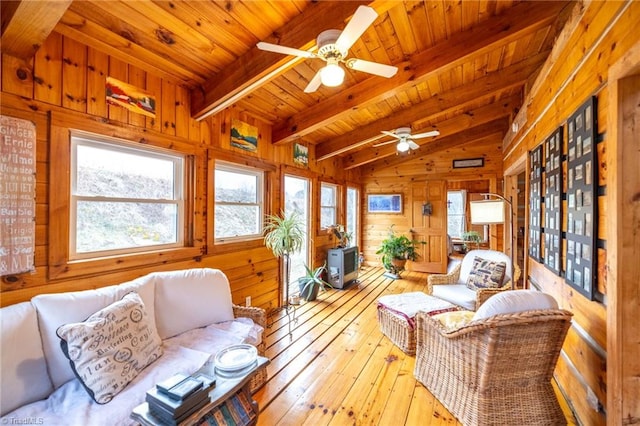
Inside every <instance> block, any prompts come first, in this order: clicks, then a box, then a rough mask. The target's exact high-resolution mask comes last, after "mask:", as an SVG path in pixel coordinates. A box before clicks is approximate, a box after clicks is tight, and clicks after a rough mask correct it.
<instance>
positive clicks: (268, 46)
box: [256, 41, 316, 58]
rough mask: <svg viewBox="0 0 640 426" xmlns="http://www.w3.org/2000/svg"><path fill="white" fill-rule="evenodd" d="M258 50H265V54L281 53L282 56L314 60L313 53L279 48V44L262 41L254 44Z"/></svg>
mask: <svg viewBox="0 0 640 426" xmlns="http://www.w3.org/2000/svg"><path fill="white" fill-rule="evenodd" d="M256 46H257V47H258V49H260V50H266V51H267V52H275V53H282V54H283V55H292V56H300V57H302V58H314V57H315V56H316V54H315V53H313V52H307V51H306V50H300V49H294V48H293V47H287V46H280V45H279V44H273V43H265V42H264V41H261V42H259V43H258V44H256Z"/></svg>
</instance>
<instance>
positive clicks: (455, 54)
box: [273, 2, 567, 144]
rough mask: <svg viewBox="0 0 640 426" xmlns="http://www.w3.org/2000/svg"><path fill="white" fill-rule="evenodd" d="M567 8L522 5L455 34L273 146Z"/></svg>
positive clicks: (291, 125) (286, 128) (317, 111)
mask: <svg viewBox="0 0 640 426" xmlns="http://www.w3.org/2000/svg"><path fill="white" fill-rule="evenodd" d="M566 5H567V3H566V2H522V3H519V4H517V5H515V6H514V7H512V8H509V9H508V10H507V11H506V12H504V13H503V14H501V15H498V16H494V17H491V18H489V19H488V20H487V21H485V22H482V23H481V24H480V25H477V26H475V27H473V28H470V29H469V30H466V31H463V32H460V33H456V34H453V35H451V37H450V38H449V39H448V40H447V41H445V42H442V43H439V44H438V45H436V46H433V47H431V48H429V49H427V50H425V51H423V52H420V53H417V54H415V55H413V56H412V57H411V58H410V62H408V63H403V64H396V65H397V66H398V68H399V71H398V73H397V74H396V75H395V76H394V77H392V78H389V79H383V78H380V77H371V78H368V79H366V80H364V81H362V82H360V83H358V84H356V85H354V86H352V87H349V88H347V89H345V90H342V91H340V92H339V93H338V94H336V95H335V96H331V97H329V98H327V99H325V100H324V101H322V102H320V103H318V104H316V105H314V106H313V107H311V108H307V109H305V110H304V111H301V112H300V113H298V114H295V115H294V116H292V117H289V118H288V119H287V120H284V121H283V122H282V123H279V124H277V125H276V126H275V127H274V130H273V143H275V144H281V143H286V142H291V141H293V140H296V139H297V138H299V137H301V136H304V135H306V134H308V133H310V132H313V131H314V130H316V129H318V128H320V127H322V126H324V125H327V124H329V123H331V122H333V121H335V120H337V119H342V118H344V117H346V116H347V115H348V114H349V113H350V111H351V110H353V109H356V108H359V107H360V106H362V105H366V104H369V103H373V102H379V101H381V100H383V99H385V98H387V97H389V96H392V95H394V94H395V93H398V92H399V91H403V90H408V89H409V88H411V87H412V86H414V85H415V84H417V83H418V82H422V81H425V80H426V79H427V78H429V77H431V76H433V75H436V74H438V73H441V72H443V71H445V70H450V69H452V68H454V67H456V66H459V65H460V64H462V63H464V62H465V61H469V60H470V59H471V58H473V57H476V56H479V55H484V54H486V53H488V52H490V51H491V50H493V49H496V48H498V47H500V46H504V45H507V44H509V43H511V42H513V41H515V40H517V39H518V38H520V37H522V36H523V35H525V34H529V33H533V32H535V31H537V30H539V29H540V28H543V27H545V26H548V25H549V24H551V23H552V22H553V21H554V20H555V19H556V17H557V15H558V13H559V11H560V10H561V9H562V8H563V7H564V6H566Z"/></svg>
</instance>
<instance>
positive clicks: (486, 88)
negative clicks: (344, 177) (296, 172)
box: [316, 51, 549, 161]
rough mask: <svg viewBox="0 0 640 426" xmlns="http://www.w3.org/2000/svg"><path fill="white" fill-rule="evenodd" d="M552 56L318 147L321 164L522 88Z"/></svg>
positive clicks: (543, 56)
mask: <svg viewBox="0 0 640 426" xmlns="http://www.w3.org/2000/svg"><path fill="white" fill-rule="evenodd" d="M548 53H549V52H548V51H545V52H542V53H539V54H537V55H535V56H531V57H529V58H527V59H526V60H524V61H520V62H519V63H517V64H514V65H511V66H509V67H507V68H503V69H502V70H500V71H496V72H492V73H490V74H487V75H486V76H484V77H482V78H480V79H478V80H476V81H473V82H471V83H468V84H465V85H463V86H459V87H456V88H454V89H452V90H450V91H448V92H444V93H441V94H438V95H434V96H433V97H431V98H429V99H427V100H426V101H424V102H420V103H419V104H415V105H413V106H411V107H409V108H407V109H404V110H401V111H398V112H396V113H393V114H391V115H389V116H387V117H384V118H381V119H379V120H376V121H373V122H371V123H369V124H366V125H364V126H361V127H358V128H357V129H355V130H353V131H351V132H348V133H345V134H343V135H340V136H338V137H335V138H330V139H329V140H327V141H323V142H320V143H318V144H317V145H316V156H317V160H318V161H322V160H326V159H328V158H331V157H333V156H336V155H340V154H344V153H346V152H348V151H350V150H352V149H357V148H360V147H362V146H364V145H366V144H368V143H370V142H371V140H372V139H373V138H375V137H376V136H380V131H381V130H389V131H390V130H393V129H396V128H398V127H403V126H409V125H412V124H413V123H414V122H415V121H417V120H421V121H422V120H430V119H435V118H436V117H437V116H439V115H442V114H446V113H447V112H449V111H450V110H453V109H460V108H464V107H465V105H466V104H468V103H470V102H474V101H475V102H477V101H482V100H483V99H487V98H490V97H493V96H497V95H500V93H501V92H503V91H505V90H510V89H513V88H516V87H519V86H522V85H524V83H525V82H526V81H527V79H528V78H529V76H530V75H531V73H533V72H534V71H535V70H536V69H538V68H539V67H540V65H542V63H543V62H544V61H545V59H546V57H547V55H548Z"/></svg>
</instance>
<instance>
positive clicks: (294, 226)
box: [264, 211, 305, 304]
mask: <svg viewBox="0 0 640 426" xmlns="http://www.w3.org/2000/svg"><path fill="white" fill-rule="evenodd" d="M266 219H267V220H266V223H265V226H264V244H265V246H266V247H267V248H268V249H269V250H271V251H272V252H273V255H274V256H276V257H282V258H283V260H284V275H285V276H284V286H285V289H286V290H285V293H286V303H287V304H288V303H289V275H290V272H291V265H290V255H291V254H292V253H296V252H298V251H300V249H302V246H303V244H304V241H305V233H304V225H303V223H302V220H301V219H300V216H299V215H298V213H297V212H295V211H294V212H291V213H288V214H286V213H284V212H282V213H281V215H280V216H277V215H267V218H266Z"/></svg>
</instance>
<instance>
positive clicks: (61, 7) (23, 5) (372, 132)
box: [2, 0, 572, 169]
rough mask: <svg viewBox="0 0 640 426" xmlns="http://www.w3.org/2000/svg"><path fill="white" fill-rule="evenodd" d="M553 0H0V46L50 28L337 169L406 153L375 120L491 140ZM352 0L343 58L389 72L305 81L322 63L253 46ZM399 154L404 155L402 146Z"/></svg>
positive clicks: (302, 28)
mask: <svg viewBox="0 0 640 426" xmlns="http://www.w3.org/2000/svg"><path fill="white" fill-rule="evenodd" d="M571 4H572V3H571V2H566V1H563V2H551V1H522V2H521V1H502V0H500V1H496V0H472V1H461V0H456V1H451V0H433V1H397V0H390V1H382V0H380V1H318V2H310V1H306V0H235V1H233V0H227V1H183V0H172V1H147V0H139V1H126V0H124V1H115V0H112V1H102V0H74V1H71V0H60V1H55V2H53V1H48V2H39V1H38V2H29V1H21V2H5V1H3V11H2V12H3V13H2V25H3V28H2V31H3V32H2V46H3V52H5V53H11V54H13V55H14V56H18V57H23V58H28V57H30V56H32V55H33V52H34V49H37V47H38V46H39V45H41V44H42V42H43V41H44V39H46V37H47V36H48V34H49V33H50V32H51V31H56V32H58V33H61V34H63V35H65V36H66V37H70V38H72V39H75V40H77V41H79V42H81V43H84V44H86V45H88V46H91V47H93V48H95V49H98V50H101V51H103V52H105V53H108V54H109V55H112V56H114V57H116V58H119V59H121V60H123V61H125V62H127V63H130V64H133V65H135V66H137V67H140V68H142V69H144V70H146V71H148V72H150V73H153V74H154V75H157V76H159V77H162V78H165V79H168V80H169V81H173V82H176V83H178V84H181V85H183V86H185V87H188V88H189V89H190V90H191V102H192V105H191V110H192V115H193V117H196V118H204V117H206V116H208V115H210V114H214V113H216V112H218V111H220V110H222V109H224V108H226V107H228V106H230V105H235V106H236V107H238V108H241V109H242V110H245V111H247V112H249V113H251V114H252V115H255V116H256V117H259V118H260V119H262V120H265V121H267V122H269V123H271V124H272V126H273V143H275V144H284V143H291V142H293V141H297V142H303V143H309V144H312V145H316V154H317V158H318V160H319V161H323V160H326V159H329V158H335V157H336V156H339V157H341V158H342V161H343V164H344V167H345V168H346V169H351V168H356V167H362V166H365V165H366V166H367V167H368V168H371V167H372V168H376V167H386V166H389V165H393V164H396V163H397V162H400V161H404V160H403V158H402V157H403V156H400V155H397V153H396V149H395V144H393V143H391V144H385V145H382V146H374V145H377V144H379V143H381V142H385V141H389V140H392V139H390V138H389V137H388V136H384V135H383V134H381V133H380V132H381V131H382V130H393V129H396V128H398V127H405V126H410V127H411V129H412V131H413V132H418V133H420V132H426V131H430V130H433V129H437V130H438V131H439V132H440V135H439V136H437V137H433V138H425V139H419V140H416V141H415V142H416V143H418V144H419V145H420V147H419V149H418V150H416V151H412V152H411V153H410V154H409V155H415V154H416V153H417V154H418V155H426V154H429V153H433V152H436V151H439V150H443V149H450V148H451V147H455V146H460V145H464V144H473V143H480V142H482V141H484V140H487V138H493V139H494V140H502V138H503V137H504V135H505V134H506V133H507V132H508V130H509V127H510V122H511V120H512V119H513V117H514V116H515V114H516V113H517V111H518V110H519V109H520V108H521V107H522V101H523V98H524V91H525V88H526V87H527V86H528V85H530V84H531V83H532V82H533V79H534V78H535V76H536V75H537V72H538V71H539V70H540V67H541V66H542V64H543V63H544V61H545V60H546V59H547V56H548V55H549V54H550V52H551V48H552V46H553V43H554V40H555V38H556V37H557V35H558V33H559V31H560V30H561V28H562V25H563V24H564V22H565V20H566V19H567V17H568V14H569V11H570V6H571ZM359 5H367V6H370V7H372V8H373V9H374V10H375V11H376V12H377V13H378V18H377V19H376V20H375V22H374V23H373V25H371V26H370V27H369V28H368V29H367V30H366V31H365V32H364V34H363V35H362V36H361V37H360V39H359V40H358V41H357V42H356V43H355V44H354V45H353V46H352V47H351V49H350V52H349V57H354V56H355V57H357V58H360V59H364V60H369V61H375V62H381V63H384V64H389V65H394V66H397V67H398V72H397V74H396V75H395V76H393V77H391V78H388V79H387V78H383V77H377V76H372V75H370V74H366V73H363V72H358V71H353V70H348V69H347V70H346V78H345V82H344V83H343V84H342V85H341V86H339V87H334V88H329V87H324V86H321V87H320V89H318V90H317V91H316V92H314V93H304V88H305V87H306V86H307V84H308V82H309V81H310V79H311V78H313V76H314V75H315V73H316V72H317V70H318V69H319V68H320V67H322V66H323V65H324V63H323V62H322V61H320V60H318V59H300V58H297V57H293V56H285V55H280V54H276V53H271V52H264V51H261V50H259V49H258V48H257V47H256V43H257V42H259V41H266V42H269V43H274V44H281V45H284V46H289V47H294V48H296V49H302V50H309V49H313V48H314V47H315V37H316V36H317V35H318V34H319V33H320V32H322V31H324V30H326V29H331V28H335V29H340V30H341V29H343V28H344V27H345V25H346V23H347V22H348V21H349V19H350V17H351V16H352V15H353V14H354V12H355V10H356V9H357V7H358V6H359ZM405 155H406V154H405Z"/></svg>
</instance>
